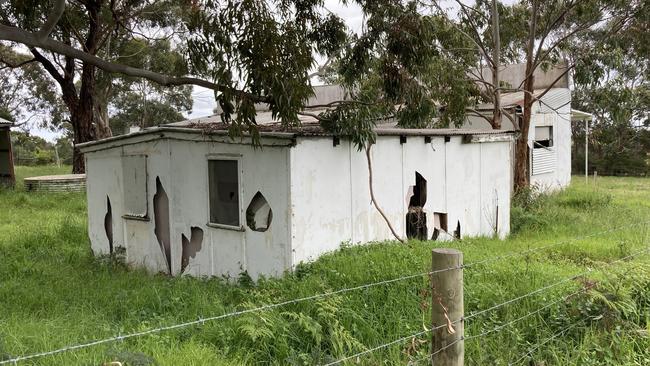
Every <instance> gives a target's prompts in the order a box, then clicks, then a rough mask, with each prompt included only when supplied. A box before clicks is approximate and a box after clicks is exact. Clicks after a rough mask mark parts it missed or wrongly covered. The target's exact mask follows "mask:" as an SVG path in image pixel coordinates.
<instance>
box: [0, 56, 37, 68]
mask: <svg viewBox="0 0 650 366" xmlns="http://www.w3.org/2000/svg"><path fill="white" fill-rule="evenodd" d="M36 61H37V60H36V59H35V58H31V59H29V60H25V61H23V62H19V63H17V64H16V63H12V62H11V61H9V60H5V59H2V58H0V62H2V63H3V64H5V65H6V66H3V67H0V70H4V69H17V68H19V67H22V66H25V65H27V64H29V63H32V62H36Z"/></svg>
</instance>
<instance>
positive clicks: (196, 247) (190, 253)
mask: <svg viewBox="0 0 650 366" xmlns="http://www.w3.org/2000/svg"><path fill="white" fill-rule="evenodd" d="M181 243H182V247H183V251H182V255H181V273H184V272H185V269H186V268H187V267H188V266H189V264H190V259H194V258H196V256H197V254H198V253H199V252H200V251H201V247H202V245H203V229H201V228H200V227H196V226H192V227H191V228H190V239H187V237H186V236H185V234H181Z"/></svg>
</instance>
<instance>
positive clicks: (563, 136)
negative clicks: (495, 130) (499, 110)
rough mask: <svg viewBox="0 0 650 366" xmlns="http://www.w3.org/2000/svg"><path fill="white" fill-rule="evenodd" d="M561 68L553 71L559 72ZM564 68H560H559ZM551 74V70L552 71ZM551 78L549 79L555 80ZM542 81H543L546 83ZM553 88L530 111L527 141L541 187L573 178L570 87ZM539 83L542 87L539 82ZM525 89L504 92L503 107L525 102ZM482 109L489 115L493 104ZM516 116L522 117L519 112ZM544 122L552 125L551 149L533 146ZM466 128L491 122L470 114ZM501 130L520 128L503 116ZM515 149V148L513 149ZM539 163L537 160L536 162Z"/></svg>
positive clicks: (559, 184)
mask: <svg viewBox="0 0 650 366" xmlns="http://www.w3.org/2000/svg"><path fill="white" fill-rule="evenodd" d="M557 72H558V71H554V73H557ZM560 72H561V71H560ZM549 75H551V74H549ZM552 80H553V79H548V80H547V81H552ZM543 84H544V83H542V84H541V85H543ZM563 85H564V84H559V85H556V86H558V87H556V88H552V89H550V90H549V91H548V92H547V93H545V94H544V95H543V96H541V98H540V100H538V101H536V102H535V103H533V106H532V111H531V121H530V129H529V134H528V145H529V148H530V152H531V153H530V161H529V166H530V168H531V169H530V182H531V185H534V186H536V187H537V188H538V189H540V190H542V191H553V190H557V189H562V188H564V187H566V186H568V185H569V183H570V182H571V90H570V89H568V88H566V87H559V86H563ZM536 86H537V87H540V85H538V84H537V80H536ZM544 91H545V89H538V90H535V95H541V94H542V93H543V92H544ZM523 99H524V93H523V92H517V93H508V94H503V96H502V100H501V104H502V105H503V106H504V107H508V106H515V105H522V104H523ZM479 108H480V109H481V111H482V112H481V113H483V114H485V115H486V116H489V115H490V113H491V111H490V109H489V108H490V105H489V104H484V105H481V106H479ZM515 118H519V116H516V117H515ZM541 126H552V127H553V143H554V146H553V147H550V148H548V149H533V145H534V144H533V142H534V141H535V128H536V127H541ZM462 128H464V129H479V130H486V131H487V130H491V129H492V127H491V126H490V124H489V123H488V122H487V121H486V120H485V119H484V118H481V117H479V116H475V115H468V116H467V117H466V119H465V122H464V123H463V126H462ZM501 129H502V130H510V131H512V130H517V128H516V127H515V125H513V124H512V122H511V121H510V119H508V118H503V120H502V128H501ZM513 152H514V149H513ZM536 163H537V164H536Z"/></svg>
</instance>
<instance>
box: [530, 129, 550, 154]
mask: <svg viewBox="0 0 650 366" xmlns="http://www.w3.org/2000/svg"><path fill="white" fill-rule="evenodd" d="M552 146H553V127H552V126H543V127H535V146H534V148H535V149H544V148H549V147H552Z"/></svg>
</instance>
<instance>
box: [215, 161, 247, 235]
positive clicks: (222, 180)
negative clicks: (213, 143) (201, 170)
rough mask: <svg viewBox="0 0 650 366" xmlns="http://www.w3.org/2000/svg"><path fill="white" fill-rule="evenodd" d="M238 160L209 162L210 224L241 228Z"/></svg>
mask: <svg viewBox="0 0 650 366" xmlns="http://www.w3.org/2000/svg"><path fill="white" fill-rule="evenodd" d="M237 166H238V162H237V160H209V161H208V174H209V180H210V182H209V184H210V188H209V189H210V223H212V224H219V225H227V226H240V224H239V173H238V171H239V169H238V167H237Z"/></svg>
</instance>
